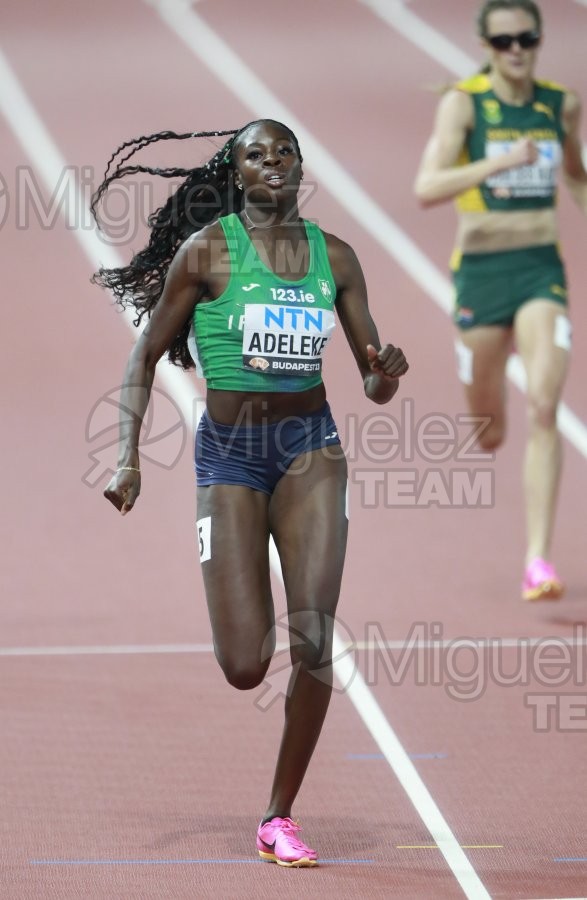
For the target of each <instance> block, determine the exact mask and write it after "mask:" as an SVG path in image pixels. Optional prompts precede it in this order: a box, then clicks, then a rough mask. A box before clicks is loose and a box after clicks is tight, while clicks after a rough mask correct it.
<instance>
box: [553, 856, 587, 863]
mask: <svg viewBox="0 0 587 900" xmlns="http://www.w3.org/2000/svg"><path fill="white" fill-rule="evenodd" d="M554 862H587V856H557V857H555V859H554Z"/></svg>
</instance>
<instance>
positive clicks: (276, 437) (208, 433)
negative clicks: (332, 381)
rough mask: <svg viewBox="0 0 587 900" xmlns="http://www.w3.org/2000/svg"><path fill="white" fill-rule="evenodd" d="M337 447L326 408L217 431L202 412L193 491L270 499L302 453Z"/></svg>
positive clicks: (219, 426)
mask: <svg viewBox="0 0 587 900" xmlns="http://www.w3.org/2000/svg"><path fill="white" fill-rule="evenodd" d="M335 444H340V438H339V436H338V429H337V427H336V424H335V422H334V419H333V418H332V413H331V411H330V406H329V405H328V403H325V404H324V406H323V407H322V409H320V410H318V412H315V413H311V414H309V415H307V416H287V417H286V418H285V419H282V420H281V421H279V422H275V423H272V424H264V425H241V426H237V425H221V424H219V423H218V422H214V421H213V420H212V419H211V418H210V416H209V415H208V413H207V412H206V411H205V412H204V413H203V415H202V417H201V419H200V422H199V425H198V428H197V431H196V448H195V467H196V480H197V484H198V486H205V485H210V484H241V485H244V486H245V487H250V488H253V490H256V491H263V492H264V493H265V494H272V493H273V491H274V490H275V486H276V485H277V482H278V481H279V479H280V478H281V477H282V475H284V474H285V472H287V470H288V468H289V467H290V466H291V464H292V462H293V461H294V459H295V458H296V457H297V456H300V455H301V454H302V453H308V452H310V451H312V450H319V449H320V448H321V447H329V446H332V445H335Z"/></svg>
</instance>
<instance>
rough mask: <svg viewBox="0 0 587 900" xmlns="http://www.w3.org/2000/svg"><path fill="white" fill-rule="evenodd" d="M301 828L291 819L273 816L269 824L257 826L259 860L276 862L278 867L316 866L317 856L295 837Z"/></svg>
mask: <svg viewBox="0 0 587 900" xmlns="http://www.w3.org/2000/svg"><path fill="white" fill-rule="evenodd" d="M301 830H302V829H301V827H300V826H299V825H298V824H297V822H294V821H293V820H292V819H281V818H280V817H279V816H275V817H274V818H273V819H271V821H270V822H265V824H264V825H259V828H258V830H257V850H258V851H259V856H260V857H261V859H265V860H267V862H276V863H277V865H278V866H288V867H289V868H292V867H294V866H317V865H318V854H317V853H316V851H315V850H310V848H309V847H306V845H305V844H303V843H302V842H301V841H300V839H299V838H298V837H297V833H298V831H301Z"/></svg>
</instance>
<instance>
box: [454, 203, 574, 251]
mask: <svg viewBox="0 0 587 900" xmlns="http://www.w3.org/2000/svg"><path fill="white" fill-rule="evenodd" d="M558 239H559V233H558V225H557V220H556V212H555V210H554V209H538V210H536V209H532V210H520V211H517V212H489V211H488V212H467V213H459V224H458V228H457V238H456V246H457V247H458V248H459V249H460V250H461V251H462V252H463V253H497V252H500V251H501V250H520V249H522V248H523V247H536V246H542V245H544V244H556V243H557V242H558Z"/></svg>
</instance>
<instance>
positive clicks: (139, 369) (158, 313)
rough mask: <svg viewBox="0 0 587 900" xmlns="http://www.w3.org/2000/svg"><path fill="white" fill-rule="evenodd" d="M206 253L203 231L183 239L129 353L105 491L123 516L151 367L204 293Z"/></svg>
mask: <svg viewBox="0 0 587 900" xmlns="http://www.w3.org/2000/svg"><path fill="white" fill-rule="evenodd" d="M210 252H211V251H210V238H209V236H206V235H205V234H204V230H203V231H202V232H200V233H198V235H194V236H193V237H191V238H189V239H188V240H187V241H186V242H185V243H184V244H182V246H181V247H180V248H179V250H178V251H177V253H176V255H175V257H174V258H173V260H172V262H171V265H170V267H169V271H168V273H167V278H166V280H165V286H164V288H163V292H162V294H161V298H160V299H159V301H158V302H157V305H156V306H155V308H154V310H153V313H152V315H151V318H150V319H149V321H148V323H147V325H146V327H145V329H144V331H143V332H142V334H141V335H140V337H139V339H138V340H137V342H136V344H135V345H134V347H133V349H132V350H131V352H130V356H129V358H128V363H127V366H126V371H125V373H124V380H123V385H122V390H121V395H120V432H119V445H118V470H117V471H116V472H115V474H114V476H113V477H112V479H111V480H110V482H109V484H108V486H107V487H106V490H105V491H104V496H105V497H106V498H107V499H108V500H110V502H111V503H113V504H114V506H115V507H116V508H117V509H118V510H119V511H120V512H121V513H122V515H125V514H126V513H127V512H129V510H131V509H132V507H133V506H134V503H135V500H136V498H137V497H138V495H139V492H140V472H139V468H140V466H139V436H140V431H141V425H142V422H143V418H144V415H145V412H146V410H147V406H148V403H149V397H150V395H151V387H152V385H153V379H154V377H155V368H156V366H157V363H158V361H159V359H160V358H161V356H162V355H163V353H164V352H165V351H166V350H167V349H168V348H169V346H170V344H171V343H172V341H173V340H174V338H175V337H176V336H177V335H178V334H179V332H180V331H181V329H182V327H183V325H184V324H185V322H186V320H187V319H188V318H189V316H190V314H191V313H192V311H193V309H194V306H195V305H196V303H197V302H198V299H199V298H200V297H201V296H202V295H203V292H204V290H205V288H206V275H207V272H208V270H209V263H210Z"/></svg>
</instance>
